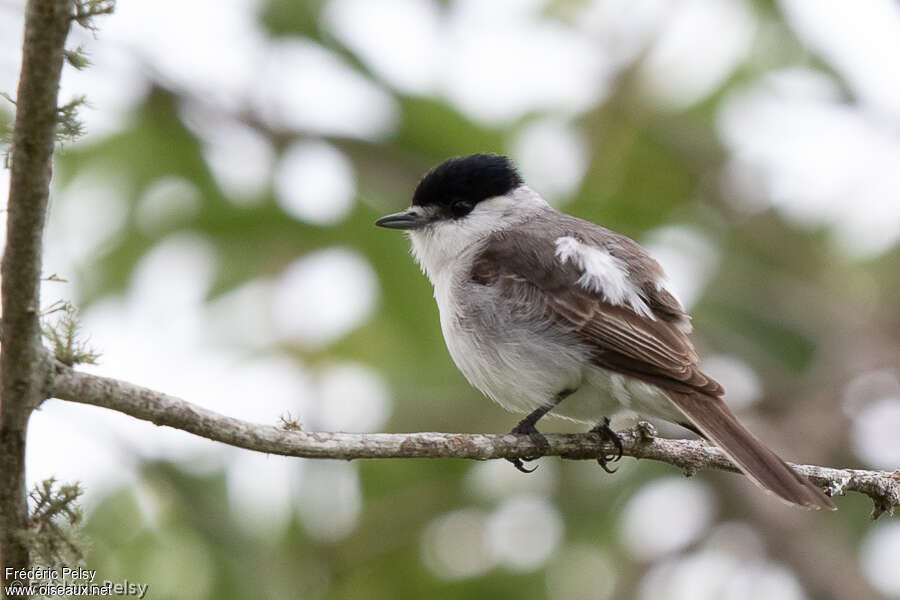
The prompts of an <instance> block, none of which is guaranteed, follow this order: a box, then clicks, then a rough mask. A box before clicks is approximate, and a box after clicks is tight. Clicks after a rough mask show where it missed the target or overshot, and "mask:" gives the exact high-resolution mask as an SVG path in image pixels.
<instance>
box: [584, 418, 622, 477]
mask: <svg viewBox="0 0 900 600" xmlns="http://www.w3.org/2000/svg"><path fill="white" fill-rule="evenodd" d="M590 432H591V433H596V434H597V435H599V436H600V440H601V441H604V442H611V443H612V445H613V446H615V447H616V451H615V452H613V453H612V454H601V455H600V456H598V457H597V463H598V464H599V465H600V468H601V469H603V470H604V471H606V472H607V473H615V472H616V469H611V468H609V467H608V466H606V465H607V464H609V463H611V462H616V461H617V460H619V459H620V458H622V452H623V451H624V450H625V447H624V446H623V445H622V438H620V437H619V434H618V433H616V432H615V431H613V428H612V427H610V426H609V417H603V421H602V422H600V423H597V424H596V425H595V426H594V427H593V428H592V429H591V431H590Z"/></svg>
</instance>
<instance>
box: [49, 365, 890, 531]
mask: <svg viewBox="0 0 900 600" xmlns="http://www.w3.org/2000/svg"><path fill="white" fill-rule="evenodd" d="M51 393H52V395H53V396H54V397H55V398H60V399H62V400H70V401H72V402H80V403H82V404H92V405H94V406H101V407H103V408H109V409H112V410H116V411H119V412H122V413H125V414H127V415H131V416H132V417H136V418H138V419H142V420H145V421H150V422H152V423H155V424H156V425H165V426H168V427H173V428H175V429H180V430H182V431H187V432H189V433H193V434H195V435H199V436H201V437H205V438H207V439H210V440H215V441H218V442H223V443H225V444H228V445H231V446H237V447H239V448H246V449H248V450H256V451H258V452H266V453H269V454H280V455H284V456H299V457H305V458H338V459H345V460H350V459H355V458H469V459H476V460H487V459H491V458H526V457H533V456H561V457H563V458H569V459H594V458H596V457H598V456H601V455H603V454H607V455H608V454H610V453H612V452H613V451H614V450H615V448H614V447H613V445H612V444H610V443H608V442H602V441H601V440H600V438H599V436H597V435H594V434H590V433H582V434H547V435H546V436H545V437H546V438H547V442H548V443H549V448H543V449H542V448H541V446H540V445H539V444H538V443H536V442H535V440H533V439H531V438H530V437H529V436H527V435H512V434H505V435H503V434H480V433H362V434H352V433H323V432H304V431H292V430H290V429H288V428H279V427H274V426H271V425H257V424H253V423H248V422H246V421H241V420H239V419H233V418H231V417H226V416H224V415H220V414H218V413H216V412H214V411H211V410H209V409H206V408H202V407H200V406H197V405H194V404H191V403H189V402H187V401H185V400H182V399H180V398H176V397H175V396H169V395H168V394H163V393H160V392H155V391H153V390H150V389H147V388H143V387H140V386H137V385H134V384H131V383H127V382H124V381H119V380H117V379H110V378H107V377H99V376H97V375H89V374H87V373H82V372H79V371H75V370H74V369H71V368H70V367H67V366H66V365H63V364H61V363H57V364H56V368H55V374H54V377H53V382H52V384H51ZM654 434H655V432H654V431H653V429H652V426H650V425H648V424H641V425H639V426H638V427H636V428H635V429H632V430H625V431H620V432H619V435H620V436H621V437H622V442H623V446H624V449H623V451H624V454H625V455H626V456H631V457H634V458H648V459H652V460H658V461H662V462H666V463H669V464H671V465H674V466H676V467H678V468H679V469H681V470H682V471H683V472H684V473H685V474H687V475H692V474H694V473H696V472H697V471H699V470H701V469H717V470H721V471H732V472H737V469H736V468H735V467H734V465H733V464H732V463H731V461H729V460H728V458H727V457H726V456H725V455H724V454H723V453H722V452H721V451H720V450H719V449H718V448H715V447H714V446H711V445H709V444H707V443H705V442H702V441H697V440H668V439H662V438H657V437H654ZM794 468H796V469H797V471H798V472H800V473H802V474H803V475H806V476H807V477H809V478H810V479H811V480H812V482H813V483H815V484H816V485H817V486H819V487H821V488H822V489H824V490H825V491H826V492H827V493H829V494H831V495H842V494H845V493H846V492H858V493H861V494H865V495H866V496H869V498H871V499H872V502H873V503H874V509H873V513H872V516H873V518H877V517H878V516H879V515H881V514H882V513H884V512H889V513H891V514H893V509H894V507H896V506H898V505H900V471H896V472H894V473H888V472H884V471H864V470H859V469H833V468H829V467H819V466H815V465H794Z"/></svg>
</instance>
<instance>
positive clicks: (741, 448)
mask: <svg viewBox="0 0 900 600" xmlns="http://www.w3.org/2000/svg"><path fill="white" fill-rule="evenodd" d="M667 393H668V395H669V398H670V399H671V400H672V402H673V403H675V406H677V407H678V408H679V409H681V412H683V413H684V414H685V416H686V417H687V418H688V419H690V421H691V423H693V424H694V425H696V426H697V429H699V430H700V431H701V432H702V433H703V435H705V436H706V437H707V438H709V439H710V440H712V441H713V442H715V443H716V445H717V446H719V448H721V449H722V451H723V452H725V454H727V455H728V458H730V459H731V460H732V462H734V464H735V465H737V467H738V468H740V470H741V471H743V472H744V474H745V475H747V477H749V478H750V479H751V480H753V482H754V483H756V484H757V485H758V486H760V487H761V488H763V489H765V490H769V491H770V492H772V493H773V494H775V495H776V496H778V497H779V498H781V499H782V500H785V501H787V502H790V503H791V504H797V505H799V506H804V507H806V508H816V509H818V508H820V507H822V506H824V507H825V508H828V509H831V510H837V507H836V506H835V505H834V503H833V502H832V501H831V500H830V499H829V498H828V496H826V495H825V494H824V493H823V492H822V490H820V489H819V488H817V487H816V486H815V485H813V484H812V482H811V481H810V480H809V479H807V478H806V477H803V476H802V475H800V474H799V473H797V472H796V471H794V469H792V468H791V467H789V466H788V465H787V464H786V463H785V462H784V461H783V460H781V459H780V458H778V456H777V455H776V454H775V453H774V452H772V451H771V450H769V449H768V448H766V447H765V445H763V443H762V442H760V441H759V440H758V439H756V437H755V436H754V435H753V434H752V433H750V432H749V431H747V430H746V429H745V428H744V426H743V425H741V424H740V423H739V422H738V420H737V418H736V417H735V416H734V414H733V413H732V412H731V410H730V409H729V408H728V406H727V405H726V404H725V403H724V402H723V401H722V399H721V398H716V397H713V396H709V395H706V394H701V393H699V392H691V393H682V392H674V391H667Z"/></svg>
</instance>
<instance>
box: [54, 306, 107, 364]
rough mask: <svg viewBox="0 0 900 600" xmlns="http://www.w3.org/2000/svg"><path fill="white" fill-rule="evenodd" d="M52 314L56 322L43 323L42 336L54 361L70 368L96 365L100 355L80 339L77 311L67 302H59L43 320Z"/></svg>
mask: <svg viewBox="0 0 900 600" xmlns="http://www.w3.org/2000/svg"><path fill="white" fill-rule="evenodd" d="M52 314H56V315H58V316H57V319H56V322H55V323H47V322H46V321H45V323H44V326H43V334H44V338H45V339H46V340H47V342H49V344H50V348H51V350H52V352H53V356H55V357H56V360H58V361H59V362H61V363H63V364H64V365H68V366H70V367H72V366H75V365H80V364H89V365H93V364H96V363H97V359H99V358H100V353H99V352H97V351H95V350H94V349H93V348H91V347H90V346H89V345H88V343H87V341H85V340H84V339H82V338H81V335H80V332H79V329H80V327H79V325H78V318H77V317H78V311H77V310H76V309H75V307H74V306H72V304H70V303H68V302H61V303H58V304H56V305H55V306H52V307H51V308H50V309H49V310H48V311H47V312H46V313H45V319H46V317H48V316H49V315H52Z"/></svg>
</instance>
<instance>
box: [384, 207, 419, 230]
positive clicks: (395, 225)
mask: <svg viewBox="0 0 900 600" xmlns="http://www.w3.org/2000/svg"><path fill="white" fill-rule="evenodd" d="M427 222H428V218H427V217H426V216H425V215H421V214H419V213H417V212H414V211H413V210H412V209H407V210H402V211H400V212H395V213H394V214H391V215H385V216H383V217H381V218H380V219H378V220H377V221H375V224H376V225H378V226H379V227H387V228H388V229H418V228H419V227H422V226H423V225H425V224H426V223H427Z"/></svg>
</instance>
